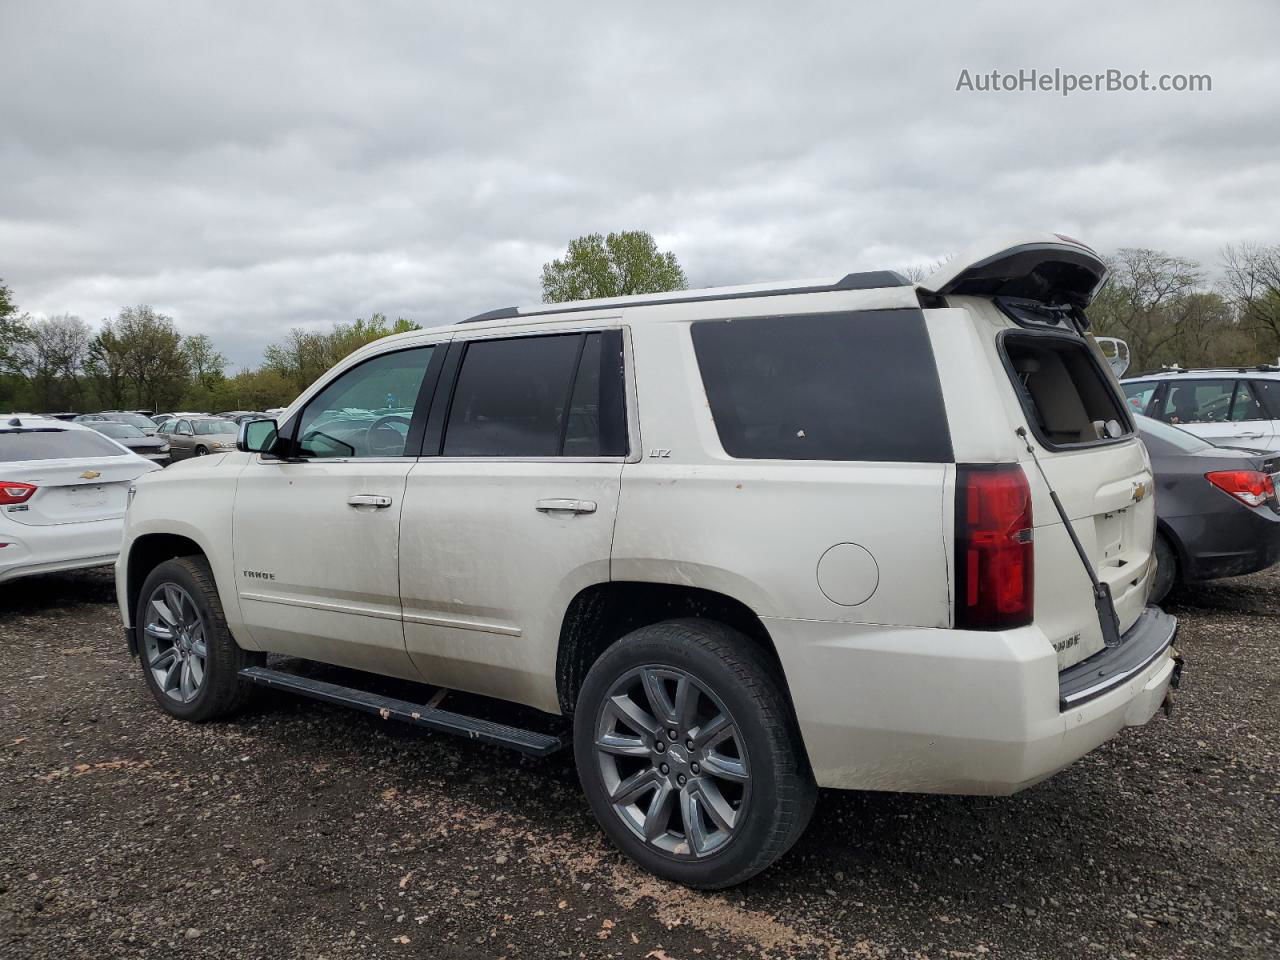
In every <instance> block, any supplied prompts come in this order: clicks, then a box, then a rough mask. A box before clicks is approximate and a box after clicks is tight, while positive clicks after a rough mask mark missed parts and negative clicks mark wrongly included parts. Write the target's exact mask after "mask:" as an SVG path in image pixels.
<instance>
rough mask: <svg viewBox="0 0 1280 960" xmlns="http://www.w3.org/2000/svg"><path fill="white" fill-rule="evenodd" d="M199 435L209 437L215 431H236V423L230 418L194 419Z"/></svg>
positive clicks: (194, 425)
mask: <svg viewBox="0 0 1280 960" xmlns="http://www.w3.org/2000/svg"><path fill="white" fill-rule="evenodd" d="M191 425H192V426H193V427H194V428H195V431H196V436H197V437H207V436H209V435H210V434H213V433H235V432H236V425H235V424H234V423H232V422H231V421H230V420H193V421H192V422H191Z"/></svg>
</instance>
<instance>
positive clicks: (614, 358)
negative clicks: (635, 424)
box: [442, 330, 627, 457]
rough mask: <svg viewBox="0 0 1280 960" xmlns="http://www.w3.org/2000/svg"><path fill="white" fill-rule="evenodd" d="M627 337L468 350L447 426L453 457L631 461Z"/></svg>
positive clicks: (561, 337) (483, 344)
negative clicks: (625, 359) (626, 390)
mask: <svg viewBox="0 0 1280 960" xmlns="http://www.w3.org/2000/svg"><path fill="white" fill-rule="evenodd" d="M623 382H624V378H623V366H622V333H621V331H619V330H607V331H601V332H595V333H589V334H579V333H569V334H553V335H549V336H538V337H518V338H512V339H505V340H477V341H473V342H471V343H469V344H467V345H466V353H465V354H464V356H463V358H462V367H461V370H460V371H459V373H458V378H457V382H456V385H455V387H454V391H453V399H452V402H451V404H450V407H449V417H448V422H447V424H446V426H445V435H444V446H443V450H442V453H443V455H444V456H446V457H558V456H567V457H597V456H608V457H614V456H625V455H626V452H627V439H626V405H625V402H624V393H623Z"/></svg>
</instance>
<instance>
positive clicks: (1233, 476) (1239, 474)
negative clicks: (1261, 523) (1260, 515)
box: [1204, 470, 1276, 507]
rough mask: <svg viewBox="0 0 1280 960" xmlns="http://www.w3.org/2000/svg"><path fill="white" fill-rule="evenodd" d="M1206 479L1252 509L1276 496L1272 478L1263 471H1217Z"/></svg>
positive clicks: (1205, 476) (1206, 476)
mask: <svg viewBox="0 0 1280 960" xmlns="http://www.w3.org/2000/svg"><path fill="white" fill-rule="evenodd" d="M1204 478H1205V479H1206V480H1208V481H1209V482H1210V483H1212V484H1213V485H1214V486H1215V487H1217V488H1218V489H1219V490H1221V491H1223V492H1224V493H1229V494H1231V496H1233V497H1235V498H1236V499H1237V500H1239V501H1240V502H1241V503H1243V504H1246V505H1248V506H1250V507H1260V506H1262V505H1263V504H1264V503H1266V502H1267V501H1268V500H1270V499H1271V498H1273V497H1274V496H1275V495H1276V488H1275V484H1274V483H1272V482H1271V477H1269V476H1268V475H1267V474H1265V473H1263V472H1262V471H1261V470H1215V471H1214V472H1213V473H1206V474H1205V475H1204Z"/></svg>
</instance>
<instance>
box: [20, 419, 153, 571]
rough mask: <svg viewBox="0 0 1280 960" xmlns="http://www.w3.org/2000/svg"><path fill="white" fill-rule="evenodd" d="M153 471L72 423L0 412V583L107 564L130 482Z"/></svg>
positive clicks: (112, 555)
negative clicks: (29, 576)
mask: <svg viewBox="0 0 1280 960" xmlns="http://www.w3.org/2000/svg"><path fill="white" fill-rule="evenodd" d="M159 469H160V468H159V467H158V466H157V465H156V464H154V463H151V462H150V461H148V460H144V459H143V458H142V457H140V456H138V455H137V454H135V453H132V452H130V451H129V449H128V448H127V447H124V446H122V445H120V444H118V443H116V442H115V441H114V440H112V439H110V438H108V437H104V436H103V435H102V434H100V433H98V432H96V431H94V430H91V429H89V428H88V427H84V426H81V425H80V424H78V423H67V422H65V421H62V420H53V419H49V418H46V417H34V416H29V415H26V414H18V415H13V414H0V583H3V582H4V581H6V580H12V579H14V578H16V577H23V576H27V575H28V574H33V573H49V572H51V571H54V570H75V569H78V568H80V567H97V566H103V565H105V564H109V563H114V562H115V559H116V555H117V554H118V553H119V552H120V539H121V536H122V529H123V523H124V512H125V508H126V507H127V506H128V504H129V486H130V484H132V483H133V481H134V480H136V479H137V478H138V477H140V476H142V475H143V474H144V473H149V472H150V471H152V470H159Z"/></svg>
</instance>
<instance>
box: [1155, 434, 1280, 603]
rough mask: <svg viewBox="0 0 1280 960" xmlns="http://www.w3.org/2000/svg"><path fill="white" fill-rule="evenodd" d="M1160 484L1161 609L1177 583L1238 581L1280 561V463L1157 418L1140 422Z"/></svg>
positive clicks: (1267, 455) (1268, 455)
mask: <svg viewBox="0 0 1280 960" xmlns="http://www.w3.org/2000/svg"><path fill="white" fill-rule="evenodd" d="M1134 420H1135V421H1137V424H1138V432H1139V433H1140V434H1141V436H1142V440H1143V442H1144V443H1145V444H1146V445H1147V451H1148V452H1149V453H1150V454H1151V466H1152V469H1153V472H1154V473H1155V478H1156V558H1157V559H1158V560H1159V563H1160V567H1159V570H1158V571H1157V573H1156V582H1155V585H1154V587H1153V588H1152V591H1151V602H1152V603H1159V602H1160V601H1161V600H1162V599H1163V598H1164V596H1165V594H1167V593H1168V592H1169V590H1170V589H1172V587H1173V586H1174V584H1176V583H1190V582H1194V581H1199V580H1217V579H1219V578H1221V577H1235V576H1240V575H1241V574H1245V573H1253V572H1255V571H1257V570H1262V569H1265V568H1266V567H1269V566H1271V565H1272V564H1273V563H1275V562H1276V561H1277V560H1280V502H1278V501H1277V499H1276V487H1275V484H1276V480H1277V476H1276V474H1277V471H1280V457H1278V456H1277V455H1275V454H1272V453H1268V452H1266V451H1258V450H1237V449H1232V448H1230V447H1215V446H1214V445H1213V444H1211V443H1209V442H1207V441H1205V440H1201V439H1200V438H1199V437H1197V436H1194V435H1193V434H1190V433H1188V432H1187V431H1186V430H1180V429H1178V428H1177V427H1175V426H1172V425H1171V424H1168V423H1163V422H1161V421H1159V420H1152V419H1151V418H1150V417H1142V416H1135V417H1134Z"/></svg>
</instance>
